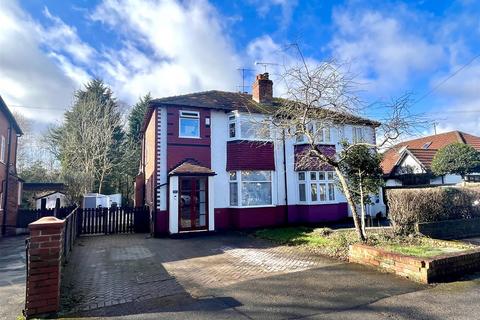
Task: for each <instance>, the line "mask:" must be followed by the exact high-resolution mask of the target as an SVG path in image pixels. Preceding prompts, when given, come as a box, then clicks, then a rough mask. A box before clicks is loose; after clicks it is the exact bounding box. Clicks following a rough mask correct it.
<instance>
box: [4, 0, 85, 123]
mask: <svg viewBox="0 0 480 320" xmlns="http://www.w3.org/2000/svg"><path fill="white" fill-rule="evenodd" d="M0 21H2V27H1V28H0V48H2V49H1V50H0V94H1V95H2V97H3V98H4V100H5V101H6V103H7V104H8V105H10V106H15V105H21V106H28V107H34V108H49V109H50V110H42V111H41V112H39V110H38V109H25V108H18V109H17V108H13V107H12V109H14V110H16V111H18V112H22V113H23V114H24V115H25V116H27V117H29V118H33V117H35V119H37V120H40V121H53V120H55V119H59V118H60V117H61V111H59V110H57V109H60V108H66V107H67V106H69V105H70V103H71V99H72V93H73V91H74V90H75V89H76V88H77V87H78V83H76V81H75V80H73V79H72V78H70V77H69V76H68V75H66V74H65V72H64V70H62V68H60V67H59V66H58V65H57V64H56V62H55V60H54V59H52V57H49V56H48V54H46V53H45V52H43V51H42V50H41V49H40V47H41V46H42V42H41V39H42V37H43V34H42V33H41V28H40V27H39V25H38V24H37V23H36V22H35V21H33V20H32V19H31V17H30V16H29V15H27V14H26V13H25V12H24V11H23V10H22V9H21V8H20V7H19V6H18V4H17V2H16V1H1V2H0Z"/></svg>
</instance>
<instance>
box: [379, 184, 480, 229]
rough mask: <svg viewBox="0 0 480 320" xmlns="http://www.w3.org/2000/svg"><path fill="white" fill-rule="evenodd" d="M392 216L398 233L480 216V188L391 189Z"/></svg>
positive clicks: (389, 195)
mask: <svg viewBox="0 0 480 320" xmlns="http://www.w3.org/2000/svg"><path fill="white" fill-rule="evenodd" d="M387 199H388V207H389V216H390V220H391V221H392V224H393V228H394V230H395V232H396V233H400V234H409V233H413V232H414V231H415V223H417V222H432V221H442V220H451V219H471V218H478V217H480V203H479V202H480V188H460V187H450V188H443V187H437V188H421V189H391V190H387Z"/></svg>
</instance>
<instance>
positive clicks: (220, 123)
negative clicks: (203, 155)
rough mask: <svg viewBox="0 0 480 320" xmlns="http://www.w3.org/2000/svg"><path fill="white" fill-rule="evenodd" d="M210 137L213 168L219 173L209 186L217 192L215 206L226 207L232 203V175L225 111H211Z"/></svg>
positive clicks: (210, 190)
mask: <svg viewBox="0 0 480 320" xmlns="http://www.w3.org/2000/svg"><path fill="white" fill-rule="evenodd" d="M210 137H211V146H210V148H211V159H212V168H211V169H212V170H213V171H214V172H215V173H216V174H217V175H215V176H214V177H213V188H212V184H210V186H209V188H210V189H209V192H210V193H216V195H217V196H216V197H215V199H214V202H213V203H212V204H214V205H213V206H212V207H214V208H226V207H228V206H229V205H230V203H229V202H230V200H229V193H230V191H229V190H230V185H229V179H230V176H229V175H228V172H227V171H226V168H227V139H228V115H227V114H226V113H225V112H223V111H213V110H212V111H211V113H210Z"/></svg>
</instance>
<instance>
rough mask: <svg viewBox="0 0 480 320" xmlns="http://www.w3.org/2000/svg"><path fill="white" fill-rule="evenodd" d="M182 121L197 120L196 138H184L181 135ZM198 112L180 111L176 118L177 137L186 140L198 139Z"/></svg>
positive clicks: (199, 133) (199, 134)
mask: <svg viewBox="0 0 480 320" xmlns="http://www.w3.org/2000/svg"><path fill="white" fill-rule="evenodd" d="M182 119H189V120H197V123H198V135H197V136H184V135H182ZM200 130H201V128H200V112H198V111H190V110H180V111H179V117H178V137H179V138H186V139H200V136H201V132H200Z"/></svg>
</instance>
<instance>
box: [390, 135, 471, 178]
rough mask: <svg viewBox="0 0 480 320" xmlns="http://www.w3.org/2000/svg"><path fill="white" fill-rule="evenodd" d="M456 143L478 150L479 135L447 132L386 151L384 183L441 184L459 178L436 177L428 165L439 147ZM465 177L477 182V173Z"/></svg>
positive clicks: (451, 176)
mask: <svg viewBox="0 0 480 320" xmlns="http://www.w3.org/2000/svg"><path fill="white" fill-rule="evenodd" d="M455 142H460V143H465V144H469V145H471V146H473V147H474V148H475V149H476V150H478V151H479V152H480V137H477V136H474V135H471V134H468V133H465V132H461V131H451V132H445V133H440V134H436V135H432V136H427V137H423V138H418V139H413V140H409V141H404V142H402V143H399V144H397V145H395V146H394V147H392V148H390V149H389V150H387V151H386V152H385V154H384V159H383V161H382V169H383V173H384V175H385V178H386V186H402V185H427V184H432V185H445V184H456V183H459V182H461V181H462V178H461V177H460V176H459V175H451V174H448V175H444V176H441V177H436V176H434V175H432V174H431V171H430V169H431V164H432V160H433V158H434V157H435V154H436V153H437V151H438V150H439V149H441V148H442V147H445V146H447V145H449V144H452V143H455ZM466 180H471V181H476V180H479V181H480V175H478V174H472V175H467V176H466Z"/></svg>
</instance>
